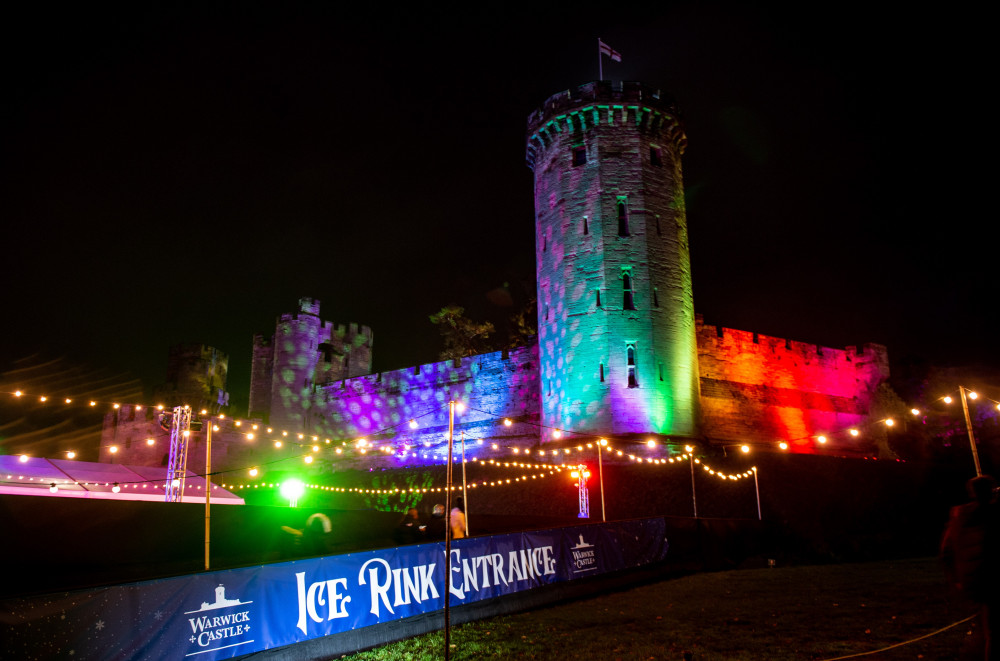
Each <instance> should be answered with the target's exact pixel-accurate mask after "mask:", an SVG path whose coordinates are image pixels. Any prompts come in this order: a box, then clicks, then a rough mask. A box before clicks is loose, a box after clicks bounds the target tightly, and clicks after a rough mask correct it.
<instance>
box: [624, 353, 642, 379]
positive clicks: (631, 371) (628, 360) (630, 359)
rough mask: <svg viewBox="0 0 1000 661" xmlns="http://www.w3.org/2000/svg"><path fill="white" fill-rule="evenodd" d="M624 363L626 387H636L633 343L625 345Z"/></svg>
mask: <svg viewBox="0 0 1000 661" xmlns="http://www.w3.org/2000/svg"><path fill="white" fill-rule="evenodd" d="M625 364H626V366H627V367H628V387H629V388H638V387H639V382H638V381H637V380H636V378H635V345H634V344H628V345H626V346H625Z"/></svg>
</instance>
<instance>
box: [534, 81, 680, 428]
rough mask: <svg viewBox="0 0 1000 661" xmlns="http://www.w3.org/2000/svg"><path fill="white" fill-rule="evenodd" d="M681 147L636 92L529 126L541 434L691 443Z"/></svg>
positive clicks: (552, 104)
mask: <svg viewBox="0 0 1000 661" xmlns="http://www.w3.org/2000/svg"><path fill="white" fill-rule="evenodd" d="M684 145H685V136H684V132H683V129H682V128H681V126H680V123H679V121H678V119H677V111H676V109H675V108H674V106H673V104H672V102H671V101H670V100H669V99H667V98H666V97H665V96H662V95H661V94H660V93H659V91H658V90H655V89H652V88H649V87H645V86H643V85H640V84H638V83H624V84H621V85H612V84H611V83H609V82H600V83H590V84H587V85H584V86H582V87H580V88H577V89H575V90H568V91H566V92H563V93H561V94H557V95H555V96H553V97H551V98H549V99H548V100H547V101H546V102H545V105H544V107H543V108H542V109H541V110H538V111H536V112H534V113H533V114H532V115H531V116H530V118H529V120H528V147H527V160H528V165H529V167H531V169H532V170H533V171H534V174H535V212H536V227H535V229H536V268H537V278H538V283H537V285H538V336H539V353H540V361H541V368H540V369H541V371H540V380H539V385H540V387H541V399H542V421H543V425H544V426H545V427H547V428H549V429H548V430H546V432H545V433H549V434H551V430H552V429H553V428H555V429H576V430H588V431H593V432H595V433H613V434H650V433H652V434H663V435H671V436H682V437H693V436H697V435H698V419H699V413H698V401H699V395H698V388H699V380H698V361H697V353H696V348H695V321H694V304H693V299H692V292H691V268H690V259H689V255H688V236H687V220H686V218H685V212H684V193H683V183H682V180H681V162H680V157H681V154H682V153H683V150H684Z"/></svg>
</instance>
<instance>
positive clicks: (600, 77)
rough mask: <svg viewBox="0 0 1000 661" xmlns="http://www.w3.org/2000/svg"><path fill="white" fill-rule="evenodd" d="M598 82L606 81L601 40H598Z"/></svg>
mask: <svg viewBox="0 0 1000 661" xmlns="http://www.w3.org/2000/svg"><path fill="white" fill-rule="evenodd" d="M597 80H598V81H602V80H604V63H603V62H602V61H601V38H600V37H598V38H597Z"/></svg>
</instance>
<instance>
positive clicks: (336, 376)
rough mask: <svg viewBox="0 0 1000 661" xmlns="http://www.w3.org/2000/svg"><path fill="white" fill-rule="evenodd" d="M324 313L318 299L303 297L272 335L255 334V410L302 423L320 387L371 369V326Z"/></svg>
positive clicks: (278, 421)
mask: <svg viewBox="0 0 1000 661" xmlns="http://www.w3.org/2000/svg"><path fill="white" fill-rule="evenodd" d="M319 314H320V302H319V301H318V300H316V299H313V298H302V299H300V300H299V308H298V310H297V311H295V312H292V313H287V314H282V315H280V316H279V317H278V319H277V321H276V322H275V330H274V335H273V336H270V337H265V336H263V335H258V336H255V338H254V354H253V371H252V373H251V406H250V409H251V411H252V412H253V413H254V414H257V415H260V416H261V417H265V418H267V419H269V420H270V422H271V423H273V424H276V425H287V426H290V427H298V426H301V425H302V424H303V423H304V421H305V417H306V416H307V409H308V407H309V403H310V401H311V398H312V393H313V391H314V389H315V388H316V386H317V385H321V384H324V383H329V382H331V381H337V380H340V379H344V378H347V377H353V376H358V375H361V374H368V373H369V372H371V367H372V338H373V333H372V329H371V328H369V327H368V326H363V325H361V324H358V323H337V322H331V321H324V320H322V319H321V318H320V316H319ZM268 361H270V362H268Z"/></svg>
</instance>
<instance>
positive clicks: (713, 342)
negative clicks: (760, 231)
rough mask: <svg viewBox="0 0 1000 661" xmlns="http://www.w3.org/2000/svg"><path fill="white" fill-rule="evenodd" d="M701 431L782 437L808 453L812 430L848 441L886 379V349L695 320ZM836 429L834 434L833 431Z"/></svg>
mask: <svg viewBox="0 0 1000 661" xmlns="http://www.w3.org/2000/svg"><path fill="white" fill-rule="evenodd" d="M697 332H698V366H699V370H700V373H701V407H702V415H703V425H704V433H705V435H706V436H707V437H708V438H709V439H712V440H713V441H734V442H756V443H776V442H778V441H782V440H783V441H786V442H788V443H789V445H790V446H791V447H792V449H793V450H797V451H809V448H811V447H813V446H814V445H815V437H816V436H817V435H820V434H822V435H825V436H827V437H828V438H829V439H830V441H831V444H832V445H834V446H836V445H842V444H844V443H846V442H849V439H848V438H846V437H844V435H843V432H845V431H846V430H847V429H849V428H850V427H855V426H858V425H861V424H863V422H864V419H865V417H866V416H867V414H868V410H869V407H870V405H871V400H872V396H873V394H874V392H875V390H876V388H878V386H879V384H881V383H882V382H883V381H885V380H886V379H888V378H889V358H888V354H887V352H886V349H885V347H883V346H881V345H878V344H865V345H864V346H863V347H847V348H846V349H831V348H827V347H820V346H817V345H815V344H806V343H804V342H794V341H792V340H786V339H783V338H777V337H768V336H766V335H759V334H757V333H752V332H749V331H739V330H732V329H729V328H722V327H716V326H710V325H705V324H704V323H703V322H702V321H701V319H700V318H699V319H698V325H697ZM835 432H841V435H839V436H835V435H834V433H835Z"/></svg>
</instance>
